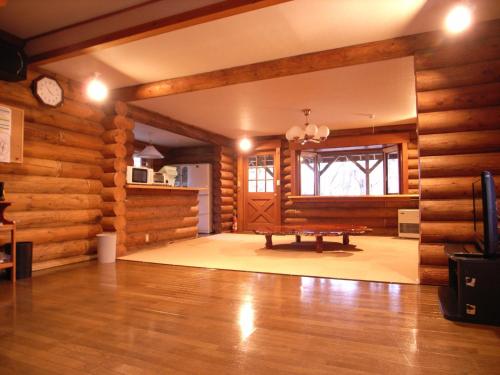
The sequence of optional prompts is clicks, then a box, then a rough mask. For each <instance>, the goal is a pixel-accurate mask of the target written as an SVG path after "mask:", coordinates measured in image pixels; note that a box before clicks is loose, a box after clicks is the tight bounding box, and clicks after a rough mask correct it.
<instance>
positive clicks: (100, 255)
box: [97, 232, 116, 263]
mask: <svg viewBox="0 0 500 375" xmlns="http://www.w3.org/2000/svg"><path fill="white" fill-rule="evenodd" d="M97 259H98V260H99V263H114V262H115V260H116V233H115V232H104V233H99V234H98V235H97Z"/></svg>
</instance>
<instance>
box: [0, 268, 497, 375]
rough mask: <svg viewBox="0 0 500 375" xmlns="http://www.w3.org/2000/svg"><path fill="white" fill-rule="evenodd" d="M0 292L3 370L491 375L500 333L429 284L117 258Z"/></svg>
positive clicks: (47, 275)
mask: <svg viewBox="0 0 500 375" xmlns="http://www.w3.org/2000/svg"><path fill="white" fill-rule="evenodd" d="M442 269H445V268H444V267H440V268H437V269H433V268H431V267H426V268H425V269H424V270H423V272H422V275H423V276H424V277H425V276H426V275H427V273H432V272H433V273H436V271H437V272H440V271H441V270H442ZM0 297H1V303H2V306H3V307H5V313H4V314H2V315H1V316H0V323H1V327H3V328H2V340H1V341H0V347H1V349H2V356H1V361H2V362H1V363H2V372H3V373H4V374H6V375H11V374H18V373H24V374H36V373H42V374H53V373H58V374H88V373H94V374H118V373H123V372H124V371H126V372H128V373H147V374H165V373H167V374H179V375H187V374H228V375H229V374H260V375H268V374H269V375H305V374H318V375H331V374H360V373H377V374H388V373H389V374H412V373H426V374H431V373H432V374H441V375H448V374H450V375H451V374H457V373H460V372H463V373H471V374H494V373H496V372H498V371H497V370H498V366H497V365H498V361H499V360H500V354H499V352H498V350H497V348H498V346H499V345H500V338H499V337H500V329H499V328H498V327H492V326H484V325H476V324H456V323H453V322H450V321H447V320H445V319H443V317H442V315H441V312H440V309H439V304H438V299H437V288H436V287H433V286H418V285H395V284H387V283H370V282H359V281H348V280H333V279H321V278H308V277H296V276H282V275H272V274H256V273H250V272H237V271H222V270H209V269H203V268H191V267H175V266H166V265H155V264H147V263H137V262H124V261H119V262H118V263H117V264H116V265H98V264H96V263H95V262H91V263H90V262H87V263H83V264H81V265H75V266H67V267H65V268H63V269H61V270H59V271H57V272H53V271H42V272H39V273H37V274H35V277H34V278H33V280H31V281H26V280H19V282H18V285H17V288H16V298H15V299H14V298H13V297H12V291H11V289H10V286H9V284H8V283H5V282H2V283H0ZM61 300H64V303H60V301H61ZM83 301H84V302H85V303H83ZM283 306H286V314H284V313H283ZM104 307H105V308H104ZM75 312H79V313H75ZM304 343H307V345H304ZM360 352H362V354H363V355H360ZM291 353H293V355H291ZM332 353H333V354H335V355H332ZM125 369H126V370H125Z"/></svg>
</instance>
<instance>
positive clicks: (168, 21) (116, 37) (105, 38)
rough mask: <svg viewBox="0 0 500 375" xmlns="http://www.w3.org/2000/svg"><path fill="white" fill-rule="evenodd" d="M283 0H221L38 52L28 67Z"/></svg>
mask: <svg viewBox="0 0 500 375" xmlns="http://www.w3.org/2000/svg"><path fill="white" fill-rule="evenodd" d="M287 1H290V0H224V1H220V2H217V3H214V4H211V5H207V6H204V7H201V8H198V9H193V10H190V11H187V12H184V13H180V14H175V15H172V16H169V17H165V18H162V19H159V20H154V21H150V22H146V23H143V24H140V25H136V26H132V27H128V28H126V29H122V30H118V31H115V32H112V33H109V34H106V35H102V36H99V37H96V38H91V39H88V40H85V41H82V42H79V43H73V44H72V45H70V46H65V47H61V48H56V49H53V50H50V51H46V52H42V53H39V54H36V55H33V56H30V58H29V61H30V63H31V64H35V65H43V64H48V63H51V62H55V61H60V60H64V59H68V58H70V57H75V56H80V55H84V54H87V53H90V52H95V51H98V50H102V49H105V48H109V47H114V46H118V45H122V44H125V43H130V42H133V41H137V40H140V39H144V38H148V37H152V36H155V35H159V34H163V33H166V32H169V31H173V30H178V29H183V28H186V27H190V26H195V25H199V24H202V23H206V22H209V21H214V20H217V19H221V18H225V17H230V16H234V15H236V14H241V13H245V12H249V11H252V10H256V9H261V8H265V7H268V6H271V5H276V4H280V3H284V2H287ZM56 32H57V31H56Z"/></svg>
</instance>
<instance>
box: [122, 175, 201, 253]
mask: <svg viewBox="0 0 500 375" xmlns="http://www.w3.org/2000/svg"><path fill="white" fill-rule="evenodd" d="M126 190H127V198H126V199H125V219H126V245H127V251H130V250H133V249H134V248H140V247H143V246H145V245H150V244H158V245H160V244H162V243H166V242H171V241H175V240H180V239H187V238H195V237H196V236H197V235H198V192H199V190H200V189H197V188H183V187H173V186H164V185H141V184H129V185H126Z"/></svg>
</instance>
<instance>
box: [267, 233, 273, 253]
mask: <svg viewBox="0 0 500 375" xmlns="http://www.w3.org/2000/svg"><path fill="white" fill-rule="evenodd" d="M272 248H273V235H272V234H266V249H272Z"/></svg>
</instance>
